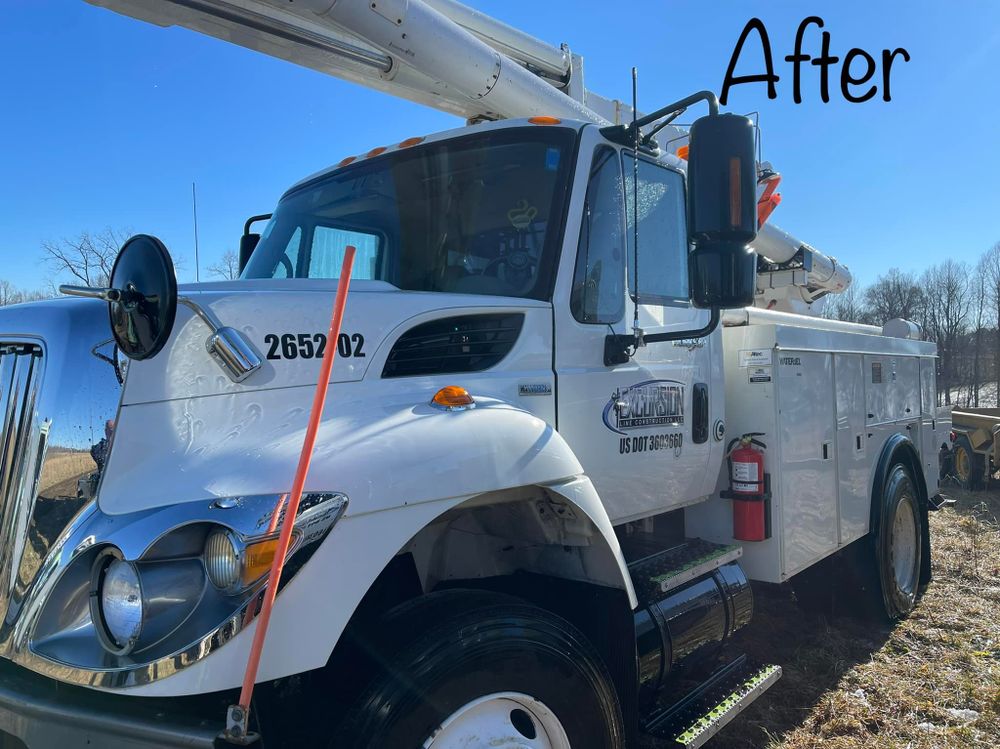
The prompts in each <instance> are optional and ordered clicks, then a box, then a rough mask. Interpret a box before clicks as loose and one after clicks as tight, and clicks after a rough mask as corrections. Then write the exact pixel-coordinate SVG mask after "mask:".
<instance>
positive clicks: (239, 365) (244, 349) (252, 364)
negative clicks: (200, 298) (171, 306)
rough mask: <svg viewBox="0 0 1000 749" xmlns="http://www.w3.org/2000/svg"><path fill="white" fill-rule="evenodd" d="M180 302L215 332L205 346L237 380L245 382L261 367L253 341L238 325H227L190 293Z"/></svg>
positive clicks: (179, 297) (230, 376)
mask: <svg viewBox="0 0 1000 749" xmlns="http://www.w3.org/2000/svg"><path fill="white" fill-rule="evenodd" d="M177 301H178V303H180V304H183V305H184V306H185V307H187V308H188V309H190V310H191V311H192V312H194V313H195V315H197V316H198V317H199V318H200V319H201V321H202V322H203V323H205V324H206V325H207V326H208V327H209V328H210V329H211V331H212V335H210V336H209V337H208V340H207V341H205V349H206V350H207V351H208V353H209V354H210V355H211V357H212V358H213V359H215V361H216V363H217V364H218V365H219V366H220V367H221V368H222V370H223V371H224V372H225V373H226V374H227V375H228V376H229V379H230V380H232V381H233V382H243V380H245V379H246V378H247V377H249V376H250V375H252V374H253V373H254V372H256V371H257V370H258V369H260V367H261V364H262V363H263V359H261V356H260V353H259V352H258V351H257V349H255V348H254V346H253V344H252V343H250V341H248V340H247V339H246V336H244V335H243V334H242V333H240V331H238V330H236V328H230V327H227V326H225V325H223V324H222V323H221V322H220V321H219V318H217V317H216V316H215V315H214V314H213V313H212V310H210V309H209V308H208V307H204V306H202V305H200V304H198V303H197V302H196V301H194V300H193V299H191V298H190V297H186V296H178V297H177Z"/></svg>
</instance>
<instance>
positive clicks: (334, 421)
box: [100, 384, 635, 696]
mask: <svg viewBox="0 0 1000 749" xmlns="http://www.w3.org/2000/svg"><path fill="white" fill-rule="evenodd" d="M334 387H335V388H336V392H337V396H338V397H337V400H336V401H335V404H334V408H332V409H331V410H330V411H329V412H328V413H327V414H326V415H325V416H324V419H323V423H322V426H321V428H320V432H319V437H318V440H317V448H316V451H315V453H314V457H313V462H312V467H311V470H310V474H309V480H308V487H309V488H310V489H311V490H313V491H320V489H319V487H322V491H338V492H342V493H344V494H346V495H347V496H348V497H349V498H350V504H349V506H348V509H347V512H346V514H345V516H344V518H343V519H342V520H341V521H340V523H339V524H338V525H337V526H336V527H335V528H334V529H333V531H332V532H331V533H330V535H329V537H328V538H327V539H326V541H325V542H324V543H323V544H322V546H321V547H320V548H319V549H318V550H317V551H316V553H315V555H314V556H313V557H312V559H311V560H310V561H309V563H308V564H306V565H305V567H304V568H303V569H302V570H301V571H300V572H299V573H298V574H297V575H296V576H295V577H294V578H293V579H292V580H291V581H290V582H289V584H288V585H287V586H285V588H284V589H283V590H282V592H281V594H280V595H279V597H278V600H277V604H276V606H275V609H274V613H273V617H272V619H271V625H270V629H269V632H268V639H267V644H266V646H265V648H264V653H263V657H262V661H261V667H260V676H259V680H260V681H269V680H272V679H276V678H280V677H283V676H288V675H291V674H295V673H300V672H303V671H307V670H310V669H314V668H319V667H322V666H323V665H324V664H325V663H326V661H327V658H328V657H329V655H330V653H331V652H332V651H333V648H334V646H335V645H336V643H337V641H338V639H339V637H340V635H341V633H342V632H343V630H344V627H345V626H346V625H347V623H348V621H349V620H350V617H351V616H352V614H353V613H354V610H355V609H356V607H357V606H358V604H359V603H360V602H361V600H362V598H363V597H364V595H365V593H366V592H367V590H368V588H369V586H370V585H371V584H372V583H373V582H374V581H375V579H376V578H377V577H378V575H379V573H380V572H381V571H382V570H383V568H384V567H385V566H386V565H387V564H388V563H389V562H390V561H391V560H392V558H393V557H394V556H395V555H396V554H397V553H398V552H399V551H400V549H402V548H403V547H404V546H405V545H406V544H407V542H408V541H409V540H410V539H412V538H413V537H414V536H415V535H416V534H417V533H419V532H420V531H421V530H422V529H423V528H424V527H426V526H427V525H428V524H430V523H432V522H434V520H435V519H437V518H438V517H439V516H441V515H442V514H444V513H446V512H448V511H449V510H452V509H454V508H456V507H458V506H460V505H462V504H463V503H465V502H469V501H473V500H475V498H476V497H479V496H481V495H483V494H488V493H495V492H498V491H502V490H504V489H513V488H518V487H525V486H541V487H544V488H545V489H547V490H548V491H550V492H553V493H555V494H558V495H560V496H562V497H564V498H565V499H566V501H568V502H570V503H571V504H572V505H574V506H575V507H576V508H578V509H579V510H580V511H581V512H582V513H583V514H584V515H586V516H587V518H589V519H590V521H591V523H592V524H593V526H594V527H595V528H596V530H597V534H596V536H597V537H595V540H594V544H595V545H596V546H598V547H599V549H598V553H599V554H601V555H603V556H604V558H605V561H606V564H604V565H602V567H603V568H604V569H608V570H614V571H616V572H613V573H611V574H609V575H608V576H607V577H606V579H603V580H602V581H601V582H602V584H607V585H613V586H614V587H618V588H621V589H623V590H625V591H626V592H627V594H628V596H629V600H630V602H631V604H632V605H633V607H634V606H635V594H634V591H633V590H632V586H631V582H630V579H629V576H628V571H627V568H626V566H625V561H624V558H623V557H622V554H621V549H620V548H619V545H618V541H617V538H616V536H615V533H614V529H613V528H612V525H611V521H610V519H609V518H608V515H607V512H606V511H605V510H604V506H603V505H602V503H601V501H600V498H599V497H598V495H597V492H596V491H595V489H594V487H593V485H592V484H591V482H590V480H589V479H587V478H586V477H585V476H583V469H582V467H581V465H580V463H579V461H578V460H577V458H576V456H575V455H574V454H573V451H572V450H571V449H570V448H569V446H568V445H567V444H566V442H565V440H563V439H562V437H561V436H560V435H559V434H558V433H557V432H556V431H555V430H554V429H553V428H552V426H551V425H549V424H548V423H546V422H545V421H544V420H542V419H540V418H538V417H537V416H534V415H533V414H531V413H529V412H527V411H524V410H522V409H519V408H516V407H514V406H512V405H510V404H508V403H505V402H502V401H499V400H490V399H485V398H479V399H477V401H478V402H477V407H476V408H474V409H472V410H468V411H459V412H445V411H441V410H439V409H437V408H435V407H432V406H429V405H426V401H422V402H420V403H418V404H417V405H414V403H413V400H414V399H413V398H412V395H411V397H409V398H408V399H407V401H406V402H399V401H397V402H396V403H395V404H393V403H391V402H385V401H383V402H381V403H379V404H378V405H377V406H372V405H371V399H370V398H369V399H364V398H362V397H361V393H362V392H363V391H361V390H360V389H357V390H356V393H353V394H354V395H357V396H358V397H356V398H352V397H351V395H352V392H351V390H352V389H356V388H357V386H354V385H351V384H338V385H336V386H334ZM288 396H289V394H288V392H287V391H284V390H278V391H264V392H258V393H255V394H253V396H252V401H253V402H252V403H245V402H241V399H246V398H250V397H251V396H250V395H248V394H240V395H227V396H216V397H212V398H208V399H199V400H200V402H199V403H198V404H197V406H198V414H199V423H198V424H197V425H195V426H191V425H189V424H186V423H185V421H184V416H185V413H190V404H186V406H185V403H184V402H180V401H172V402H164V403H158V404H141V405H136V406H127V407H125V408H123V409H122V412H121V416H120V422H119V425H118V432H119V433H118V435H116V436H117V437H119V439H116V445H115V449H114V452H113V455H114V461H115V462H114V464H109V469H108V472H107V474H106V478H105V483H104V485H103V486H102V488H101V494H100V504H101V508H102V510H103V511H104V512H114V511H115V510H116V509H118V511H130V512H131V511H135V510H136V509H140V507H138V506H137V504H138V505H146V506H157V505H158V504H162V503H168V502H172V503H176V502H178V501H195V499H196V498H198V499H202V500H204V499H205V498H206V497H212V496H234V495H240V494H249V493H254V494H259V493H267V492H274V493H280V492H283V491H287V489H288V486H289V485H290V483H291V472H292V468H293V466H294V465H295V460H296V459H297V457H298V452H299V450H300V449H301V444H302V434H303V431H304V429H305V414H304V412H303V413H301V414H292V413H289V409H288V405H287V403H288ZM428 400H429V399H428ZM251 409H253V410H254V411H255V414H254V416H253V418H252V423H248V424H247V425H246V426H245V428H242V429H235V428H234V426H233V425H234V419H236V420H237V421H238V420H239V418H240V417H241V416H243V415H248V414H250V412H251ZM275 419H277V420H276V421H275ZM216 425H222V426H216ZM279 427H281V428H279ZM125 435H128V438H127V439H121V437H124V436H125ZM154 435H159V437H158V441H157V438H156V437H154ZM164 435H166V436H167V437H168V438H169V444H166V445H165V444H164V442H163V439H164ZM150 475H169V476H171V477H176V481H172V482H169V483H167V482H163V483H162V484H160V483H157V482H149V481H148V478H146V479H145V480H144V477H148V476H150ZM254 626H256V623H255V624H253V625H251V626H250V627H249V628H247V629H246V630H244V631H242V632H241V633H240V634H239V635H237V636H236V637H235V638H233V639H232V640H231V641H230V642H228V643H227V644H226V645H225V647H222V648H220V649H219V650H217V651H216V652H214V653H212V654H211V655H209V656H208V657H207V658H205V659H204V660H203V661H201V662H199V663H197V664H193V665H191V666H190V667H188V668H186V669H183V670H181V671H179V672H178V673H176V674H174V675H172V676H170V677H168V678H165V679H163V680H161V681H156V682H153V683H150V684H147V685H144V686H141V687H134V688H131V689H129V690H127V691H128V692H129V693H132V694H136V695H150V696H173V695H183V694H192V693H204V692H211V691H218V690H223V689H229V688H232V687H236V686H238V685H239V684H240V682H241V680H242V675H243V671H244V669H245V667H246V661H247V655H248V653H249V647H250V642H251V640H252V638H253V627H254Z"/></svg>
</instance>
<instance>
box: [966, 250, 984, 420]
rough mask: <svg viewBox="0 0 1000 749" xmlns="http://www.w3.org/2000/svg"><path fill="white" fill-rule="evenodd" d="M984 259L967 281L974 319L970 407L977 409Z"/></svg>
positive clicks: (982, 332)
mask: <svg viewBox="0 0 1000 749" xmlns="http://www.w3.org/2000/svg"><path fill="white" fill-rule="evenodd" d="M984 265H985V263H984V259H980V261H979V265H978V266H977V267H976V273H975V275H974V276H973V277H972V278H971V279H969V291H970V293H971V295H972V308H973V316H974V318H975V320H974V323H973V324H974V325H975V330H974V332H973V344H972V378H971V382H970V383H969V391H970V394H971V396H972V405H973V406H975V407H976V408H979V387H980V385H982V366H981V362H982V351H983V338H984V336H985V335H986V331H985V330H984V327H985V324H986V313H987V297H988V293H987V287H986V272H985V269H984Z"/></svg>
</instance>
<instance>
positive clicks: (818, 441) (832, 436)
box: [769, 351, 839, 576]
mask: <svg viewBox="0 0 1000 749" xmlns="http://www.w3.org/2000/svg"><path fill="white" fill-rule="evenodd" d="M777 369H778V388H777V390H778V409H779V413H778V420H779V425H778V431H779V439H780V444H779V446H778V448H779V449H778V455H779V461H780V465H778V466H773V467H772V468H771V469H769V470H772V471H776V474H777V482H778V484H779V487H780V492H781V501H780V503H779V506H780V507H781V534H782V536H781V545H782V568H783V569H782V572H783V573H784V574H785V575H786V576H790V575H794V574H795V573H796V572H799V571H801V570H803V569H805V568H806V567H808V566H809V565H810V564H812V563H813V562H816V561H818V560H819V559H821V558H822V557H824V556H826V555H827V554H829V553H830V552H831V551H833V550H834V549H836V548H837V542H838V535H839V533H838V525H839V518H838V515H839V512H838V491H837V489H838V485H837V483H838V482H837V460H836V450H837V434H836V424H837V417H836V413H835V408H834V406H835V402H836V401H835V396H834V392H833V354H828V353H819V352H805V351H802V352H800V351H780V352H779V353H778V367H777ZM773 484H774V475H773V474H772V486H773Z"/></svg>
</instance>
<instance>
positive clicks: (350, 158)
mask: <svg viewBox="0 0 1000 749" xmlns="http://www.w3.org/2000/svg"><path fill="white" fill-rule="evenodd" d="M357 160H358V157H357V156H348V157H347V158H346V159H343V160H342V161H341V162H340V163H339V164H337V168H338V169H339V168H340V167H342V166H347V165H348V164H352V163H354V162H355V161H357Z"/></svg>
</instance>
